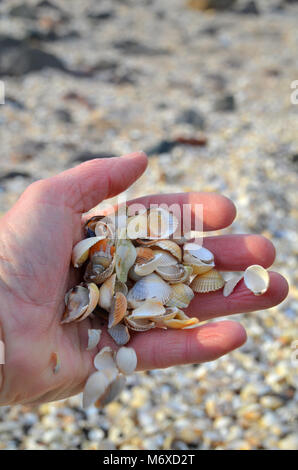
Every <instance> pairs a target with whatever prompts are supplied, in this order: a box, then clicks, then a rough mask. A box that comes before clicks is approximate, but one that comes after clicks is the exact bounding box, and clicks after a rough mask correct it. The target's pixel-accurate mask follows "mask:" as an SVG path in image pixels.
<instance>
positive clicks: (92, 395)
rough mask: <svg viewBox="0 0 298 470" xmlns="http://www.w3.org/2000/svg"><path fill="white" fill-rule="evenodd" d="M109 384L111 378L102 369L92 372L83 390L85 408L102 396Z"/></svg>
mask: <svg viewBox="0 0 298 470" xmlns="http://www.w3.org/2000/svg"><path fill="white" fill-rule="evenodd" d="M109 385H110V382H109V379H108V377H107V376H106V375H105V374H104V373H103V372H102V371H100V372H99V371H97V372H94V373H93V374H91V375H90V377H89V378H88V380H87V382H86V385H85V388H84V391H83V408H88V407H89V406H91V405H93V404H94V403H95V402H96V400H97V399H98V398H99V397H100V396H103V395H104V394H105V392H106V391H107V389H108V387H109Z"/></svg>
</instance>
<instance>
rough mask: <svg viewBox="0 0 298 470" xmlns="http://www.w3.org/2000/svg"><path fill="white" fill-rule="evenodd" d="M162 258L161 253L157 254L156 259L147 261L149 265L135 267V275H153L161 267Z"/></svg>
mask: <svg viewBox="0 0 298 470" xmlns="http://www.w3.org/2000/svg"><path fill="white" fill-rule="evenodd" d="M161 258H162V254H161V253H157V254H156V255H155V256H154V258H153V259H152V260H150V261H147V263H143V264H136V265H135V266H134V273H135V274H136V275H137V276H147V275H148V274H151V273H153V271H155V269H156V268H158V266H160V261H161Z"/></svg>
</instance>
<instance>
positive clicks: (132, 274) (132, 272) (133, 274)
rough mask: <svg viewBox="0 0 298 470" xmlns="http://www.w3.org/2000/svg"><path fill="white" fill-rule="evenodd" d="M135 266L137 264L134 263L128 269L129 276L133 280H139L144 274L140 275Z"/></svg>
mask: <svg viewBox="0 0 298 470" xmlns="http://www.w3.org/2000/svg"><path fill="white" fill-rule="evenodd" d="M135 267H136V265H135V264H134V265H133V266H132V267H131V268H130V269H129V271H128V277H129V279H131V280H132V281H134V282H136V281H139V280H140V279H142V277H143V276H138V275H137V274H136V272H135Z"/></svg>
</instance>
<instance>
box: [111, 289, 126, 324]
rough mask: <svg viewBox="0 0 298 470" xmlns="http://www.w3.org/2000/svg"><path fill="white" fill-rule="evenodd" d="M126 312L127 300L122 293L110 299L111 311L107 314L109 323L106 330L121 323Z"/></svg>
mask: <svg viewBox="0 0 298 470" xmlns="http://www.w3.org/2000/svg"><path fill="white" fill-rule="evenodd" d="M126 310H127V300H126V297H125V295H124V294H122V292H117V293H116V295H115V296H114V297H113V299H112V303H111V309H110V314H109V323H108V328H112V326H115V325H117V324H118V323H120V322H121V320H122V319H123V317H124V316H125V314H126Z"/></svg>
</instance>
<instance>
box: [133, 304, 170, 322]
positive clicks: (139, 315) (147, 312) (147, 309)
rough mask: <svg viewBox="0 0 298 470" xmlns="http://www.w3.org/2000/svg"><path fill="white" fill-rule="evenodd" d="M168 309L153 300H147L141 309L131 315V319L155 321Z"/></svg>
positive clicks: (136, 309) (135, 310) (138, 308)
mask: <svg viewBox="0 0 298 470" xmlns="http://www.w3.org/2000/svg"><path fill="white" fill-rule="evenodd" d="M165 311H166V309H165V307H164V306H163V304H162V303H161V302H158V301H156V300H153V299H148V300H145V301H144V302H143V303H142V304H141V305H140V306H139V307H137V308H135V309H134V310H133V311H132V312H131V314H130V315H129V318H130V319H133V320H137V319H147V318H149V319H151V318H152V319H153V320H154V317H156V316H157V317H159V316H160V315H163V314H164V313H165Z"/></svg>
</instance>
